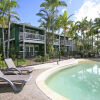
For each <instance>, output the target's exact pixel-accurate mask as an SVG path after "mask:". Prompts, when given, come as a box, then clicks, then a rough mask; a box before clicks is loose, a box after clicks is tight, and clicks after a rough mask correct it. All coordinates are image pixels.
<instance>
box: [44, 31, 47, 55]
mask: <svg viewBox="0 0 100 100" xmlns="http://www.w3.org/2000/svg"><path fill="white" fill-rule="evenodd" d="M44 41H45V43H44V54H46V53H47V50H46V48H47V47H46V30H45V31H44Z"/></svg>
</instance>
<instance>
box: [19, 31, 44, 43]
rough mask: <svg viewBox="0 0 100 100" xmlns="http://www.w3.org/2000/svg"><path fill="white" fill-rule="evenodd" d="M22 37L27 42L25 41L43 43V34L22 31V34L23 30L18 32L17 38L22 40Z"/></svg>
mask: <svg viewBox="0 0 100 100" xmlns="http://www.w3.org/2000/svg"><path fill="white" fill-rule="evenodd" d="M23 36H24V38H23ZM23 39H24V42H27V43H39V44H44V43H45V39H44V35H40V34H35V33H29V32H24V34H23V32H20V34H19V40H20V41H23Z"/></svg>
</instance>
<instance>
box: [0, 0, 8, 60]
mask: <svg viewBox="0 0 100 100" xmlns="http://www.w3.org/2000/svg"><path fill="white" fill-rule="evenodd" d="M7 4H8V0H1V1H0V19H1V25H2V44H3V56H4V58H5V42H4V40H5V39H4V29H5V26H6V19H7V18H6V17H5V16H6V13H7Z"/></svg>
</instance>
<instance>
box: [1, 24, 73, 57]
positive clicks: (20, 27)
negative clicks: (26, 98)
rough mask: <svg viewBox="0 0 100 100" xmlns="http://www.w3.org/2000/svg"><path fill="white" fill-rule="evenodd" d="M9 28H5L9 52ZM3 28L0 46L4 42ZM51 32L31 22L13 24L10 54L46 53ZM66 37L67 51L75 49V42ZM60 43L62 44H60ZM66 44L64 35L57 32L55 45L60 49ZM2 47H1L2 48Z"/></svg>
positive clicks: (29, 55) (56, 48) (29, 54)
mask: <svg viewBox="0 0 100 100" xmlns="http://www.w3.org/2000/svg"><path fill="white" fill-rule="evenodd" d="M7 33H8V32H7V29H5V50H6V52H7V42H8V40H7ZM1 34H2V28H1V29H0V46H1V44H2V35H1ZM48 38H50V37H49V33H48V34H46V32H45V30H44V29H42V28H39V27H34V26H32V25H29V24H25V23H23V24H18V23H13V24H11V35H10V54H13V52H14V53H15V52H16V54H17V53H18V55H20V56H22V57H23V58H26V57H33V56H36V55H43V54H46V45H47V42H48ZM69 38H70V37H66V52H67V51H73V50H74V42H73V41H72V40H69ZM59 44H60V45H59ZM63 45H64V36H63V35H59V34H55V37H54V47H55V50H59V46H60V47H61V46H63ZM0 49H1V48H0Z"/></svg>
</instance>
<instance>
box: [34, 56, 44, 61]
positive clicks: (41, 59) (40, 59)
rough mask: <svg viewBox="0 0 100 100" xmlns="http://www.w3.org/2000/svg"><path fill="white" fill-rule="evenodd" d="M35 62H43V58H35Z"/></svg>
mask: <svg viewBox="0 0 100 100" xmlns="http://www.w3.org/2000/svg"><path fill="white" fill-rule="evenodd" d="M35 61H36V62H43V57H42V56H36V58H35Z"/></svg>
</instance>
